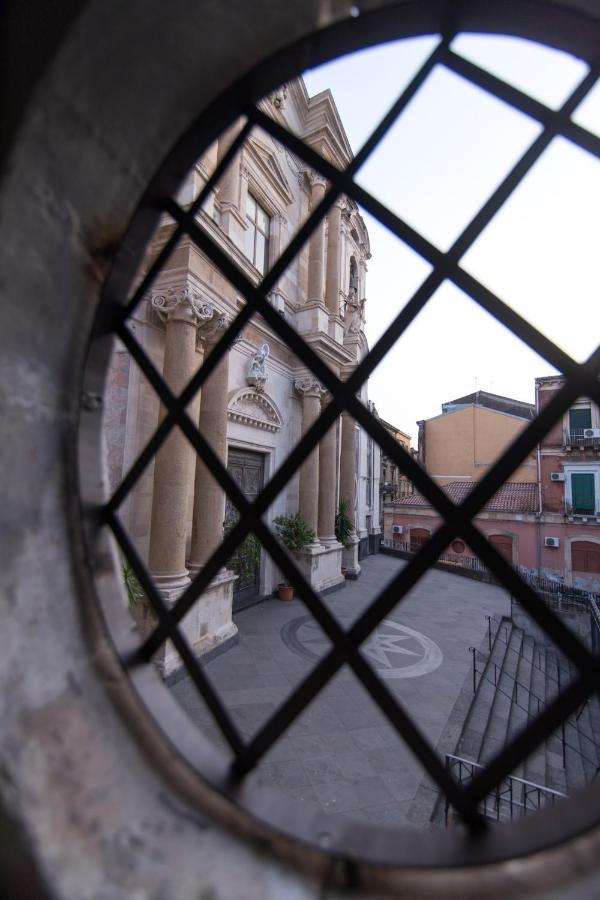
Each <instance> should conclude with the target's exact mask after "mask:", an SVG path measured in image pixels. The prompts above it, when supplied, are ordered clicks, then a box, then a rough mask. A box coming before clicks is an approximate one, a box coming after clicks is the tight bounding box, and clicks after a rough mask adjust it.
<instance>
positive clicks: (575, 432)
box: [569, 406, 592, 438]
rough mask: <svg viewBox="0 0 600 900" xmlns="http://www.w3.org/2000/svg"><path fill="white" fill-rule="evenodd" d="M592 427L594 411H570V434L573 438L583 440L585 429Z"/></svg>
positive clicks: (586, 409)
mask: <svg viewBox="0 0 600 900" xmlns="http://www.w3.org/2000/svg"><path fill="white" fill-rule="evenodd" d="M591 427H592V410H591V408H590V407H589V406H588V407H587V408H580V409H570V410H569V432H570V434H571V436H572V437H575V438H582V437H583V430H584V428H591Z"/></svg>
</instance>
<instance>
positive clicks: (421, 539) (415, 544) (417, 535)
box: [410, 528, 431, 553]
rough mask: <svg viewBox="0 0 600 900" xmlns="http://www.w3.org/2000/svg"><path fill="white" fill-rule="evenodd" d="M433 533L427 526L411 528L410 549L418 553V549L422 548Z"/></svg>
mask: <svg viewBox="0 0 600 900" xmlns="http://www.w3.org/2000/svg"><path fill="white" fill-rule="evenodd" d="M430 537H431V535H430V534H429V532H428V531H427V529H426V528H411V529H410V549H411V550H412V551H413V552H415V553H416V551H417V550H420V549H421V547H422V546H423V544H426V543H427V541H428V540H429V538H430Z"/></svg>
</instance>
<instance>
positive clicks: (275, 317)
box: [169, 204, 454, 514]
mask: <svg viewBox="0 0 600 900" xmlns="http://www.w3.org/2000/svg"><path fill="white" fill-rule="evenodd" d="M169 209H170V211H171V214H172V215H173V216H179V217H181V218H185V213H184V211H183V210H181V209H180V208H179V207H177V205H176V204H170V205H169ZM188 229H189V233H190V235H191V237H192V238H193V239H194V241H195V242H196V243H197V244H198V246H199V247H200V249H202V250H203V251H204V252H205V253H206V254H207V255H208V256H209V258H210V259H211V260H212V261H213V262H214V263H215V265H217V266H218V267H219V268H220V269H221V271H222V272H223V274H224V275H225V277H226V278H228V280H229V281H230V282H231V283H232V284H233V285H234V286H235V287H236V288H237V289H238V290H240V291H241V292H243V293H245V294H246V296H247V298H248V301H249V302H251V303H252V304H253V306H254V307H255V309H256V310H257V311H258V312H259V313H260V315H261V316H262V317H263V318H264V319H265V320H266V321H267V323H268V324H269V325H270V326H271V327H272V328H273V330H274V331H275V332H276V333H277V334H278V335H279V337H281V339H282V340H283V341H284V342H285V343H286V344H287V345H288V346H289V347H290V349H291V350H292V351H293V352H294V353H295V354H296V355H297V356H298V357H299V358H300V359H301V360H302V362H304V363H305V365H306V366H307V367H308V368H309V369H310V370H311V371H312V372H313V374H314V375H316V377H317V378H318V379H319V380H320V381H321V382H322V383H323V384H324V385H325V387H327V389H328V390H329V391H330V392H331V394H332V396H333V400H332V403H331V406H332V412H331V413H330V417H331V416H333V415H334V413H335V412H336V411H341V410H342V409H343V408H346V409H347V410H348V411H350V412H352V414H353V415H354V417H355V418H356V419H357V421H359V420H361V419H363V418H364V416H365V415H367V416H368V417H369V418H368V421H369V423H370V426H369V427H370V428H371V429H372V428H374V427H378V428H379V432H380V437H381V440H382V441H385V442H386V443H387V442H391V438H390V436H389V435H388V434H387V432H386V431H385V429H383V427H382V426H377V424H376V422H375V420H374V419H373V417H372V416H371V415H370V413H368V412H367V410H366V408H365V407H364V406H363V404H362V403H361V402H360V401H359V400H357V398H356V397H355V396H354V392H355V391H356V387H355V385H354V383H353V381H352V379H349V380H348V381H347V382H343V381H340V379H339V378H338V377H337V376H336V375H335V374H334V373H333V372H332V371H331V369H330V368H329V367H328V366H327V364H326V363H325V362H323V360H322V359H321V358H320V357H319V356H318V355H317V354H316V353H315V351H314V350H312V348H311V347H310V346H309V345H308V344H307V343H306V341H304V340H303V338H302V337H301V336H300V335H299V334H298V333H297V332H296V331H295V330H294V329H293V328H292V327H291V326H290V325H289V324H288V323H287V322H286V321H285V319H283V318H282V317H281V316H280V315H279V313H277V312H276V311H275V310H274V309H273V307H272V306H271V305H270V304H269V303H268V301H267V300H266V299H265V298H264V295H263V293H262V291H261V290H260V289H259V288H257V287H254V285H252V284H250V282H249V281H248V280H247V278H246V276H245V275H244V274H243V272H241V270H240V269H238V268H237V266H236V265H235V264H234V263H233V262H231V260H229V258H228V257H227V256H226V254H225V253H224V252H223V251H222V250H221V248H220V247H217V246H216V244H214V243H213V242H212V241H211V239H210V238H209V237H208V235H206V234H205V233H204V232H203V231H202V229H200V228H199V227H198V226H197V225H196V223H194V222H188ZM415 314H416V312H415ZM321 418H322V417H321ZM328 421H333V418H330V419H328ZM321 428H322V426H319V425H316V426H315V427H314V431H312V430H311V434H316V433H317V431H319V432H320V431H321ZM324 431H325V429H323V431H322V433H324ZM397 446H398V445H397V444H396V447H397ZM313 447H314V442H313ZM311 449H312V448H311ZM404 453H405V456H406V462H405V465H406V466H407V467H408V470H407V471H410V472H412V474H413V475H414V477H415V480H416V483H417V484H418V485H419V486H420V488H421V489H422V490H423V492H424V493H425V494H426V496H428V498H429V499H431V502H432V504H433V505H434V506H436V508H438V511H440V513H441V514H443V513H442V512H441V510H440V509H439V507H440V506H441V507H442V509H443V508H447V509H450V508H453V507H454V505H453V504H452V503H451V502H450V500H449V499H448V497H447V496H446V495H445V494H444V493H443V492H442V491H441V490H440V488H439V487H438V486H437V485H436V484H435V483H434V482H433V481H432V480H431V479H430V478H429V476H426V475H425V474H424V472H423V470H422V469H421V468H420V467H419V466H418V465H417V464H415V463H414V462H413V461H412V460H411V458H410V456H409V455H408V454H406V451H404ZM290 474H293V473H290Z"/></svg>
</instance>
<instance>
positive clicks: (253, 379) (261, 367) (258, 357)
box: [246, 343, 271, 392]
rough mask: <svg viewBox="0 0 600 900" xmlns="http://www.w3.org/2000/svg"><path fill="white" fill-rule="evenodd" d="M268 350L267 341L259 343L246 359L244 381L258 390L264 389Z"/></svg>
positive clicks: (269, 349) (269, 350)
mask: <svg viewBox="0 0 600 900" xmlns="http://www.w3.org/2000/svg"><path fill="white" fill-rule="evenodd" d="M270 352H271V348H270V347H269V345H268V344H267V343H265V344H261V345H260V347H258V348H257V349H256V351H255V352H254V353H253V354H252V356H251V357H250V359H249V360H248V366H247V368H246V382H247V384H249V385H250V386H251V387H253V388H254V389H255V390H256V391H259V392H260V391H262V390H263V389H264V386H265V384H266V381H267V366H266V363H267V359H268V358H269V353H270Z"/></svg>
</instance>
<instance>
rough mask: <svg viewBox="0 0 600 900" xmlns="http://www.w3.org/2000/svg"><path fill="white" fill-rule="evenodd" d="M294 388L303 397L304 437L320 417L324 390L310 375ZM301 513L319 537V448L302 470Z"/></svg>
mask: <svg viewBox="0 0 600 900" xmlns="http://www.w3.org/2000/svg"><path fill="white" fill-rule="evenodd" d="M294 386H295V388H296V390H297V391H298V393H299V394H301V395H302V434H303V435H304V434H305V433H306V432H307V431H308V429H309V428H310V427H311V425H312V424H313V422H315V421H316V420H317V419H318V417H319V414H320V412H321V394H322V392H323V389H322V387H321V385H320V384H319V382H318V381H317V380H316V379H315V378H314V377H312V376H310V375H308V376H306V377H305V378H298V379H297V380H296V381H295V383H294ZM299 512H300V515H301V516H302V518H303V519H304V520H305V522H306V523H307V525H309V526H310V527H311V528H312V529H313V531H314V532H315V535H317V534H318V530H319V448H318V447H316V448H315V449H314V450H313V451H312V453H310V454H309V455H308V457H307V458H306V459H305V460H304V462H303V463H302V466H301V468H300V488H299ZM315 540H316V539H315Z"/></svg>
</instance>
